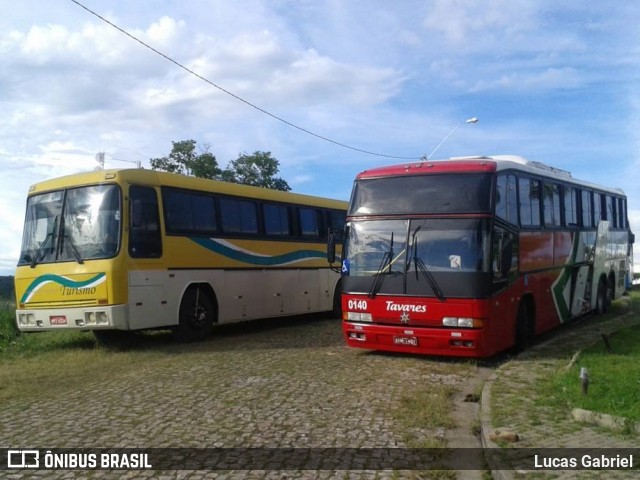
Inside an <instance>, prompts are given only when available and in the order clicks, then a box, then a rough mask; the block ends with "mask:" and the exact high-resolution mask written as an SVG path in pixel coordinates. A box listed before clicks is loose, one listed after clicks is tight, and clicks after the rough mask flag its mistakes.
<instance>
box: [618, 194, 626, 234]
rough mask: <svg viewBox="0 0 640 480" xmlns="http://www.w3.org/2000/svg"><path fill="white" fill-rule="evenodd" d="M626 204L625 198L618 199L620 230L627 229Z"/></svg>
mask: <svg viewBox="0 0 640 480" xmlns="http://www.w3.org/2000/svg"><path fill="white" fill-rule="evenodd" d="M625 207H626V206H625V204H624V198H619V199H618V227H620V228H627V222H626V218H627V215H626V208H625Z"/></svg>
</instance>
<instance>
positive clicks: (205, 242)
mask: <svg viewBox="0 0 640 480" xmlns="http://www.w3.org/2000/svg"><path fill="white" fill-rule="evenodd" d="M191 240H192V241H194V242H195V243H197V244H198V245H200V246H201V247H204V248H206V249H207V250H211V251H212V252H215V253H217V254H219V255H222V256H225V257H227V258H230V259H232V260H237V261H238V262H243V263H250V264H251V265H260V266H275V265H282V264H285V263H292V262H296V261H301V260H308V259H312V258H324V255H325V254H324V252H319V251H318V250H296V251H295V252H290V253H285V254H282V255H274V256H271V257H262V256H259V255H252V254H250V253H246V252H240V251H238V250H234V249H233V248H229V247H227V246H226V245H222V244H220V243H218V242H216V241H215V240H212V239H210V238H196V237H192V238H191Z"/></svg>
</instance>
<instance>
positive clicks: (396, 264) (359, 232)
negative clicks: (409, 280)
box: [347, 220, 408, 276]
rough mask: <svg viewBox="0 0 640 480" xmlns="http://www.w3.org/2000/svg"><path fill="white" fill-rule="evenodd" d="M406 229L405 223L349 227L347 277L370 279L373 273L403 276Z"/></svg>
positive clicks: (356, 223)
mask: <svg viewBox="0 0 640 480" xmlns="http://www.w3.org/2000/svg"><path fill="white" fill-rule="evenodd" d="M407 225H408V220H382V221H370V222H354V223H352V224H351V225H350V228H349V237H348V239H347V242H348V247H347V249H348V252H349V253H348V262H349V271H350V273H349V274H350V275H352V276H372V275H375V274H376V273H377V272H381V273H391V272H394V271H395V272H399V273H404V264H405V261H406V250H407V248H406V247H407V243H406V242H407ZM392 238H393V243H392V241H391V239H392ZM383 260H384V265H383Z"/></svg>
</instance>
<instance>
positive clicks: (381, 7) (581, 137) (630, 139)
mask: <svg viewBox="0 0 640 480" xmlns="http://www.w3.org/2000/svg"><path fill="white" fill-rule="evenodd" d="M82 3H83V4H84V5H86V6H87V7H88V8H90V9H92V10H94V11H96V12H97V13H99V14H100V15H103V16H104V17H106V18H108V19H109V20H110V21H112V22H114V23H116V24H117V25H119V26H120V27H122V28H123V29H125V30H127V31H128V32H130V33H131V34H132V35H135V36H137V37H138V38H140V39H141V40H143V41H144V42H146V43H148V44H149V45H151V46H153V47H154V48H156V49H157V50H159V51H161V52H162V53H164V54H166V55H167V56H169V57H171V58H173V59H175V60H176V61H178V62H180V63H182V64H184V65H186V66H188V67H189V68H191V69H193V70H194V71H196V72H198V73H199V74H200V75H202V76H203V77H206V78H207V79H208V80H210V81H211V82H214V83H215V84H217V85H219V86H221V87H223V88H225V89H226V90H229V91H231V92H233V93H234V94H236V95H238V96H241V97H242V98H244V99H246V100H247V101H249V102H252V103H254V104H255V105H257V106H259V107H261V108H263V109H265V110H267V111H269V112H271V113H273V114H275V115H278V116H280V117H282V118H284V119H286V120H287V121H289V122H292V123H294V124H296V125H299V126H301V127H303V128H305V129H308V130H310V131H312V132H314V133H316V134H318V135H322V136H324V137H328V138H331V139H332V140H335V141H336V142H340V143H343V144H347V145H350V146H353V147H354V148H358V149H363V150H367V151H371V152H376V153H380V154H384V155H391V156H407V157H415V158H419V157H420V156H422V155H424V154H428V153H430V152H431V151H432V150H433V149H434V148H435V147H436V146H437V145H438V143H439V142H440V141H441V140H442V139H443V138H444V137H445V136H446V135H447V134H448V133H449V132H450V131H451V130H452V129H453V128H455V127H457V126H459V128H458V129H457V130H456V131H455V132H454V133H453V134H452V135H451V137H449V138H448V139H447V141H446V142H445V143H444V144H443V145H442V146H441V147H440V148H439V149H438V151H437V152H436V155H435V158H446V157H450V156H462V155H475V154H478V155H498V154H515V155H522V156H524V157H527V158H530V159H534V160H538V161H542V162H544V163H548V164H551V165H553V166H556V167H559V168H562V169H565V170H569V171H571V172H572V174H573V176H574V177H576V178H579V179H583V180H588V181H591V182H594V183H599V184H602V185H606V186H612V187H620V188H622V189H624V190H625V192H626V193H627V195H628V198H629V208H630V212H629V217H630V221H631V223H632V228H633V229H634V231H635V232H636V233H640V188H639V187H638V184H637V177H638V172H639V171H640V153H639V152H640V29H639V28H638V25H640V3H638V2H616V5H615V8H614V7H613V6H612V5H611V4H610V3H607V2H584V1H577V0H568V1H564V2H557V1H550V0H510V1H506V0H504V1H498V0H421V1H401V2H387V1H382V0H381V1H375V0H369V1H359V0H351V1H338V0H331V1H320V0H289V1H285V0H263V1H260V0H253V1H252V0H238V1H233V2H229V1H221V0H219V1H216V0H206V1H205V0H190V1H188V2H170V1H161V0H145V1H130V0H126V1H125V0H111V1H108V2H106V1H98V0H83V2H82ZM0 58H2V59H3V68H2V69H1V70H0V111H1V112H2V121H1V123H0V125H1V128H0V162H1V165H2V172H3V175H1V176H0V205H2V208H1V209H0V222H1V223H2V225H3V228H2V229H1V230H0V275H11V274H13V272H14V271H15V264H16V262H17V258H18V254H19V248H20V239H21V235H22V222H23V218H24V204H25V198H26V194H27V189H28V187H29V185H31V184H33V183H36V182H38V181H41V180H43V179H46V178H49V177H53V176H58V175H62V174H68V173H74V172H80V171H87V170H92V169H94V168H95V166H96V163H95V160H94V158H95V154H96V153H97V152H101V151H103V152H105V153H106V166H107V167H108V168H109V167H113V168H120V167H129V166H132V165H130V164H127V163H126V162H123V161H121V160H128V161H133V162H135V161H141V162H142V164H143V166H146V167H147V168H148V167H149V159H150V158H154V157H159V156H164V155H166V154H168V153H169V151H170V149H171V142H172V141H179V140H186V139H194V140H196V141H197V142H198V144H199V145H201V146H208V148H209V149H210V151H211V152H212V153H213V154H214V155H216V158H217V160H218V162H219V164H220V165H221V166H223V167H224V166H225V165H226V163H227V162H228V161H229V160H232V159H234V158H237V156H238V154H239V153H241V152H249V153H250V152H253V151H256V150H264V151H270V152H272V154H273V156H274V157H276V158H277V159H278V160H279V161H280V164H281V171H280V174H281V176H282V177H283V178H285V180H287V181H288V182H289V184H290V185H291V186H292V187H293V190H294V191H297V192H301V193H308V194H314V195H321V196H327V197H335V198H342V199H347V198H348V197H349V193H350V190H351V184H352V181H353V178H354V176H355V175H356V174H357V173H358V172H360V171H361V170H364V169H366V168H370V167H374V166H381V165H385V164H390V163H399V162H401V160H394V159H390V158H385V157H382V156H373V155H366V154H363V153H359V152H356V151H354V150H350V149H345V148H341V147H339V146H337V145H335V144H332V143H329V142H325V141H322V140H319V139H318V138H316V137H313V136H310V135H308V134H305V133H303V132H301V131H300V130H296V129H293V128H291V127H289V126H287V125H284V124H282V123H280V122H278V121H276V120H274V119H273V118H271V117H269V116H266V115H264V114H262V113H260V112H258V111H257V110H254V109H252V108H250V107H248V106H246V105H245V104H243V103H241V102H239V101H238V100H236V99H234V98H232V97H230V96H228V95H226V94H225V93H223V92H221V91H220V90H218V89H216V88H214V87H212V86H211V85H208V84H207V83H205V82H203V81H202V80H199V79H198V78H195V77H194V76H192V75H189V74H188V73H186V72H185V71H184V70H182V69H180V68H178V67H177V66H176V65H174V64H172V63H170V62H168V61H167V60H166V59H164V58H162V57H160V56H159V55H157V54H155V53H153V52H151V51H150V50H148V49H146V48H144V47H142V46H141V45H140V44H138V43H136V42H135V41H133V40H131V39H130V38H128V37H126V36H125V35H123V34H122V33H120V32H118V31H117V30H115V29H114V28H113V27H111V26H109V25H108V24H106V23H104V22H102V21H101V20H99V19H98V18H96V17H95V16H93V15H91V14H90V13H88V12H87V11H85V10H83V9H82V8H80V7H79V6H78V5H76V4H74V3H73V2H72V1H70V0H50V1H47V2H42V1H36V0H22V1H20V2H17V3H15V2H14V3H12V6H11V8H4V9H3V15H2V17H0ZM470 117H478V118H479V119H480V121H479V122H478V123H477V124H465V123H464V121H465V120H466V119H467V118H470ZM116 159H119V160H116ZM636 252H637V254H636V263H637V264H638V262H640V251H638V249H636ZM637 268H639V269H640V265H637Z"/></svg>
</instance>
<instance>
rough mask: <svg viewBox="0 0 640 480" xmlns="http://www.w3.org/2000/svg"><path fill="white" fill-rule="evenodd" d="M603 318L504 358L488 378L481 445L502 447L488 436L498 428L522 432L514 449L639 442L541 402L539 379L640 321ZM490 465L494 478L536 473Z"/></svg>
mask: <svg viewBox="0 0 640 480" xmlns="http://www.w3.org/2000/svg"><path fill="white" fill-rule="evenodd" d="M601 318H602V317H597V316H590V317H587V318H585V319H584V320H583V321H581V322H579V323H576V324H573V325H568V326H567V328H565V329H563V330H562V331H560V332H557V333H554V334H553V335H552V337H551V339H550V340H548V341H546V342H543V343H541V344H538V345H536V346H534V347H533V348H531V349H529V350H526V351H525V352H523V353H522V354H520V355H518V356H517V357H516V358H514V359H512V360H511V361H509V362H507V363H504V364H503V365H501V366H500V367H499V368H498V369H497V370H496V371H495V372H494V373H493V374H492V375H491V377H490V378H489V380H488V381H487V382H486V383H485V386H484V390H483V395H482V406H481V413H480V416H481V424H482V440H483V446H485V447H487V448H500V447H499V446H498V445H497V444H496V443H494V442H493V441H492V438H489V437H490V436H491V434H492V433H495V432H496V431H501V430H502V431H504V430H508V431H511V432H514V433H516V434H517V435H518V436H519V440H518V441H517V442H516V443H512V444H509V447H510V448H516V449H527V448H531V449H540V448H549V449H554V448H579V449H598V448H611V449H621V450H622V449H630V448H638V447H640V437H639V436H637V435H635V436H632V435H622V434H620V433H615V432H613V431H611V430H607V429H604V428H602V427H598V426H595V425H588V424H582V423H577V422H576V421H575V420H574V419H573V418H571V416H570V415H569V414H566V413H565V412H559V411H555V410H554V409H553V408H551V407H547V406H544V402H542V403H541V402H540V400H541V393H540V390H539V389H538V388H537V385H538V384H539V382H540V381H541V380H542V379H544V378H548V377H549V376H550V375H552V374H554V373H555V372H556V371H558V370H559V369H563V368H565V367H566V366H567V365H568V364H569V363H570V361H571V359H572V357H573V355H574V354H575V353H576V352H578V351H580V350H582V349H584V348H586V347H588V346H589V345H592V344H593V343H595V342H597V341H602V338H601V335H602V334H610V333H612V332H614V331H616V330H619V329H621V328H624V327H626V326H630V325H640V323H639V322H638V320H637V317H634V316H632V315H628V314H622V315H620V316H618V317H616V318H614V319H613V320H607V321H603V320H602V319H601ZM492 411H493V412H500V418H502V419H503V420H502V422H501V424H499V425H496V424H493V423H492V417H494V415H492ZM504 419H506V420H504ZM493 438H495V437H493ZM614 451H615V450H614ZM623 451H624V450H623ZM634 458H635V457H634ZM637 461H640V459H638V460H637ZM490 464H491V462H490ZM492 467H493V468H494V471H493V475H494V478H501V479H512V478H521V477H523V476H525V475H530V474H532V473H533V472H532V471H531V470H527V471H518V469H517V467H514V469H515V470H498V469H499V468H502V467H497V466H495V465H492ZM536 473H537V477H536V478H553V479H562V480H569V479H582V478H585V479H586V478H638V476H639V474H638V470H635V471H632V470H626V471H625V470H617V471H614V470H606V471H597V470H593V471H587V470H573V471H570V470H565V471H559V470H556V471H553V470H546V471H544V472H542V471H540V472H536Z"/></svg>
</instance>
